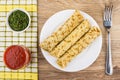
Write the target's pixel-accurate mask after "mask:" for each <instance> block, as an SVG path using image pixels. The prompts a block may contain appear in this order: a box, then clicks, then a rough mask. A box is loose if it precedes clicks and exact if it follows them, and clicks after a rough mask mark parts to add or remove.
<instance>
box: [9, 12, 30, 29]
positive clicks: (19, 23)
mask: <svg viewBox="0 0 120 80" xmlns="http://www.w3.org/2000/svg"><path fill="white" fill-rule="evenodd" d="M8 22H9V25H10V27H11V28H12V29H13V30H15V31H22V30H24V29H25V28H26V27H27V26H28V24H29V17H28V15H27V14H26V13H25V12H23V11H20V10H17V11H15V12H13V13H12V14H11V15H10V16H9V19H8Z"/></svg>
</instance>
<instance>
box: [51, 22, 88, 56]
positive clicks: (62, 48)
mask: <svg viewBox="0 0 120 80" xmlns="http://www.w3.org/2000/svg"><path fill="white" fill-rule="evenodd" d="M89 29H90V23H89V21H88V20H84V21H83V22H82V23H81V24H80V25H78V26H77V27H76V28H75V29H74V30H73V31H72V32H71V34H70V35H68V36H67V37H66V38H65V39H64V40H63V41H62V42H61V43H60V44H58V45H57V47H55V49H54V50H53V51H52V52H51V53H50V54H51V55H52V56H55V57H57V58H59V57H61V56H62V55H63V54H64V53H65V52H66V51H67V50H68V49H69V48H70V47H71V46H72V45H73V44H74V43H75V42H76V41H77V40H79V39H80V38H81V37H82V36H83V35H84V34H85V33H86V32H87V31H88V30H89Z"/></svg>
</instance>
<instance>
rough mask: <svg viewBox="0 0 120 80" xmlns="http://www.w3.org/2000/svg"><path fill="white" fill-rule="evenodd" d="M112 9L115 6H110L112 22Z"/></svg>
mask: <svg viewBox="0 0 120 80" xmlns="http://www.w3.org/2000/svg"><path fill="white" fill-rule="evenodd" d="M112 9H113V5H110V21H111V19H112Z"/></svg>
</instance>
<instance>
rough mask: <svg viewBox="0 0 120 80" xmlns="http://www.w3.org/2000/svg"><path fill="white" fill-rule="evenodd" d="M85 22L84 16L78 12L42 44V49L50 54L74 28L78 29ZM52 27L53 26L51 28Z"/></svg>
mask: <svg viewBox="0 0 120 80" xmlns="http://www.w3.org/2000/svg"><path fill="white" fill-rule="evenodd" d="M82 21H83V16H82V15H81V14H80V13H79V11H78V10H76V11H75V12H74V13H73V15H72V16H71V17H70V18H69V19H68V20H67V21H66V22H65V23H64V24H63V25H62V26H61V27H60V28H59V29H58V30H56V31H55V32H54V33H52V35H50V36H49V37H48V38H46V39H45V40H44V41H43V42H42V43H41V44H40V46H41V48H43V49H44V50H46V51H48V52H50V51H52V50H53V48H54V47H55V46H57V44H58V43H60V42H61V41H62V40H63V39H64V38H65V37H67V36H68V35H69V34H70V33H71V32H72V31H73V29H74V28H76V27H77V26H78V25H79V24H80V23H81V22H82ZM51 27H52V26H51Z"/></svg>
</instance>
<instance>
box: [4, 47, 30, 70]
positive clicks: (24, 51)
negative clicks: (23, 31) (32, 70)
mask: <svg viewBox="0 0 120 80" xmlns="http://www.w3.org/2000/svg"><path fill="white" fill-rule="evenodd" d="M30 54H31V53H30V51H29V49H28V48H27V47H25V46H21V45H12V46H9V47H8V48H7V49H6V50H5V52H4V63H5V65H6V66H7V67H8V68H9V69H12V70H18V69H23V68H25V67H26V66H27V65H28V64H29V63H30V58H31V56H30Z"/></svg>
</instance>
